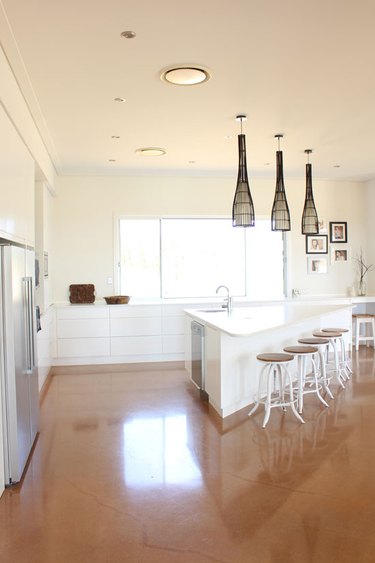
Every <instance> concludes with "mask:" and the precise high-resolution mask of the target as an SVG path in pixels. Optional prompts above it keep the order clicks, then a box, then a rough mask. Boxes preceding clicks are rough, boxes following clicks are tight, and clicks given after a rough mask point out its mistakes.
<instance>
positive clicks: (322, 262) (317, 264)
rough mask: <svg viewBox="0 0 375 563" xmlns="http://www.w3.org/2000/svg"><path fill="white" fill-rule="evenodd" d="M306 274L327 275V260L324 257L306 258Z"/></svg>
mask: <svg viewBox="0 0 375 563" xmlns="http://www.w3.org/2000/svg"><path fill="white" fill-rule="evenodd" d="M307 273H308V274H327V273H328V258H327V257H326V256H320V257H317V256H308V257H307Z"/></svg>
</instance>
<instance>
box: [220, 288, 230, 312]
mask: <svg viewBox="0 0 375 563" xmlns="http://www.w3.org/2000/svg"><path fill="white" fill-rule="evenodd" d="M221 288H223V289H225V290H226V292H227V296H226V298H225V299H224V304H223V306H222V307H223V309H226V310H227V311H228V313H231V312H232V309H233V297H231V296H230V292H229V287H227V286H226V285H219V287H218V288H217V289H216V293H218V292H219V289H221Z"/></svg>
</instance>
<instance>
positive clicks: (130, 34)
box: [121, 31, 137, 39]
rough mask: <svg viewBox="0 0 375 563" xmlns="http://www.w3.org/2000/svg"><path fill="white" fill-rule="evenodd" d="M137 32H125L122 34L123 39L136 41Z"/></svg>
mask: <svg viewBox="0 0 375 563" xmlns="http://www.w3.org/2000/svg"><path fill="white" fill-rule="evenodd" d="M136 35H137V34H136V32H135V31H123V32H122V33H121V37H124V38H125V39H134V37H136Z"/></svg>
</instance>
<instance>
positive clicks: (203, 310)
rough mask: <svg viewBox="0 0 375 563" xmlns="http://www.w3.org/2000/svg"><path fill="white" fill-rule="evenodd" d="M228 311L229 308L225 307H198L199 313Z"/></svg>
mask: <svg viewBox="0 0 375 563" xmlns="http://www.w3.org/2000/svg"><path fill="white" fill-rule="evenodd" d="M224 312H225V313H226V312H227V310H226V309H224V308H223V307H221V308H220V309H214V308H213V307H212V308H211V309H198V313H224Z"/></svg>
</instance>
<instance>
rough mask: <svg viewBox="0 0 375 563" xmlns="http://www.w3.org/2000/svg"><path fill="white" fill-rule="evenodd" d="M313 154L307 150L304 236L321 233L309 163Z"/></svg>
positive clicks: (302, 228) (302, 227) (303, 214)
mask: <svg viewBox="0 0 375 563" xmlns="http://www.w3.org/2000/svg"><path fill="white" fill-rule="evenodd" d="M311 153H312V150H311V149H306V150H305V154H307V164H306V195H305V205H304V208H303V213H302V223H301V231H302V234H303V235H317V234H318V233H319V221H318V214H317V212H316V208H315V203H314V195H313V188H312V179H311V177H312V173H311V164H310V162H309V155H310V154H311Z"/></svg>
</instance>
